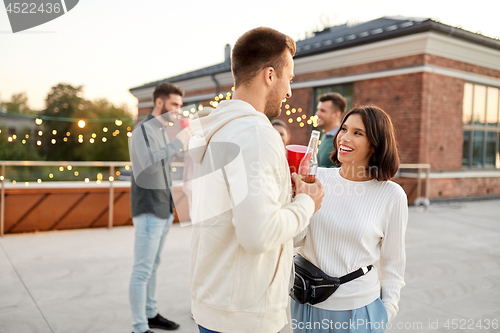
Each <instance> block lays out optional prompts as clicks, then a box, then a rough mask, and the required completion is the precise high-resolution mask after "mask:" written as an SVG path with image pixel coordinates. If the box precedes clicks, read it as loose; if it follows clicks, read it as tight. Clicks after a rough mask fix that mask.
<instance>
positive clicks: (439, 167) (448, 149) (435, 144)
mask: <svg viewBox="0 0 500 333" xmlns="http://www.w3.org/2000/svg"><path fill="white" fill-rule="evenodd" d="M423 78H424V79H423V83H424V85H423V93H422V98H423V101H422V104H423V108H422V114H423V117H422V118H423V119H424V122H423V126H422V128H423V129H424V130H423V131H422V136H423V137H422V142H423V144H424V147H425V150H424V151H423V152H422V158H421V163H430V164H431V165H432V171H451V170H453V171H459V170H462V149H463V124H462V110H463V105H462V104H463V101H462V100H463V90H464V84H465V81H464V80H461V79H457V78H452V77H448V76H443V75H437V74H433V73H424V74H423Z"/></svg>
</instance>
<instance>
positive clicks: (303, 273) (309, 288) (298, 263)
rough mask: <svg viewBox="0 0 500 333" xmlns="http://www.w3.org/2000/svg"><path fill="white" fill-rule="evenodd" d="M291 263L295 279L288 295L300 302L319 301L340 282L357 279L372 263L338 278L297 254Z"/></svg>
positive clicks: (330, 292)
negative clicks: (293, 267)
mask: <svg viewBox="0 0 500 333" xmlns="http://www.w3.org/2000/svg"><path fill="white" fill-rule="evenodd" d="M293 264H294V266H295V279H294V282H293V288H292V290H291V291H290V296H291V297H292V298H293V299H294V300H295V301H296V302H298V303H300V304H304V303H309V304H317V303H321V302H323V301H325V300H326V299H327V298H328V297H330V296H331V295H332V294H333V293H334V292H335V290H337V288H338V287H339V286H340V285H341V284H344V283H347V282H349V281H352V280H354V279H357V278H358V277H360V276H363V275H365V274H366V273H368V272H369V271H370V270H371V269H372V268H373V266H372V265H370V266H367V267H362V268H360V269H358V270H357V271H355V272H352V273H349V274H346V275H344V276H342V277H339V278H338V277H333V276H330V275H328V274H326V273H325V272H323V271H322V270H321V269H319V268H318V267H316V266H315V265H314V264H313V263H311V262H309V261H308V260H307V259H305V258H304V257H302V256H301V255H299V254H297V255H296V256H294V257H293Z"/></svg>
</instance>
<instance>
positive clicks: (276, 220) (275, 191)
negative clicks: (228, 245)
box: [225, 126, 314, 254]
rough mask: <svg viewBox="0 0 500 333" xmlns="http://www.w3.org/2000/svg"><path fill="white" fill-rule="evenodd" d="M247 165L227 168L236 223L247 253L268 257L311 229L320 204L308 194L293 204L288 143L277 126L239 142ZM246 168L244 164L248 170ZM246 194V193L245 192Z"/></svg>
mask: <svg viewBox="0 0 500 333" xmlns="http://www.w3.org/2000/svg"><path fill="white" fill-rule="evenodd" d="M238 145H239V147H240V153H241V158H242V160H243V163H240V164H239V167H238V166H237V165H238V164H236V163H235V164H234V165H235V166H234V167H231V166H230V165H229V166H228V167H226V170H225V171H226V177H227V183H228V184H229V191H230V192H231V195H232V197H233V198H237V197H238V195H240V196H241V194H242V193H246V195H245V196H244V197H241V198H240V200H234V201H237V202H238V203H237V202H234V206H233V224H234V227H235V230H236V237H237V239H238V242H239V243H240V244H241V246H243V248H245V250H246V251H248V252H250V253H254V254H258V253H264V252H267V251H269V250H271V249H274V248H276V247H278V246H281V245H282V244H284V243H286V242H287V241H289V240H290V239H292V238H293V237H295V236H296V235H297V234H299V233H300V232H301V231H302V230H304V229H305V228H306V226H307V225H308V224H309V219H310V218H311V216H312V214H313V213H314V201H313V200H312V199H311V198H310V197H309V196H308V195H305V194H300V195H298V196H297V197H296V198H295V200H294V201H293V202H290V197H291V188H290V173H289V170H288V165H287V163H286V159H285V157H284V156H285V155H284V152H283V151H280V149H281V150H282V149H283V145H282V142H281V140H280V138H279V135H277V133H275V130H274V129H273V128H272V127H271V126H256V127H255V128H253V129H252V130H251V131H246V132H245V137H240V138H238ZM241 165H244V170H242V167H241ZM244 187H246V190H243V191H242V188H244Z"/></svg>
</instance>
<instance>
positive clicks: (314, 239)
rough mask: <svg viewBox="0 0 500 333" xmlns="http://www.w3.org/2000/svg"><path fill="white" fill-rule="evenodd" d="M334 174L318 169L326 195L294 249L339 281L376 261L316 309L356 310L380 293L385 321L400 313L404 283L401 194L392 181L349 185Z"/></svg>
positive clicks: (403, 196)
mask: <svg viewBox="0 0 500 333" xmlns="http://www.w3.org/2000/svg"><path fill="white" fill-rule="evenodd" d="M339 170H340V169H337V168H332V169H326V168H319V169H318V174H317V177H318V179H319V180H320V181H321V182H322V183H323V185H324V192H325V196H324V198H323V202H322V204H321V209H319V210H318V211H317V212H316V213H315V214H314V215H313V216H312V218H311V223H310V224H309V226H308V227H307V228H306V229H305V230H304V231H303V232H302V233H301V234H299V235H298V236H297V237H295V239H294V240H295V246H300V249H299V253H300V254H301V255H302V256H304V257H305V258H306V259H308V260H309V261H311V262H312V263H313V264H315V265H316V266H318V267H319V268H321V269H322V270H323V271H324V272H325V273H327V274H329V275H331V276H337V277H340V276H343V275H345V274H348V273H351V272H353V271H355V270H357V269H359V268H360V267H363V266H368V265H372V264H376V263H377V262H378V263H377V265H376V267H374V269H372V270H371V271H370V272H368V273H367V274H366V275H364V276H362V277H360V278H358V279H356V280H353V281H350V282H348V283H346V284H343V285H341V286H340V287H339V289H337V291H336V292H335V293H334V294H333V295H332V296H330V298H328V299H327V300H326V301H324V302H322V303H319V304H316V305H315V306H316V307H319V308H322V309H326V310H352V309H357V308H360V307H363V306H365V305H368V304H370V303H371V302H373V301H374V300H376V299H377V297H379V296H380V294H381V290H382V302H383V303H384V306H385V308H386V310H387V315H388V318H389V321H390V320H392V319H393V318H394V317H395V316H396V313H397V311H398V309H399V308H398V302H399V295H400V290H401V288H403V287H404V285H405V283H404V271H405V264H406V256H405V231H406V224H407V221H408V205H407V198H406V194H405V192H404V191H403V189H402V188H401V186H399V185H398V184H396V183H394V182H391V181H386V182H379V181H377V180H370V181H363V182H355V181H350V180H347V179H345V178H343V177H342V176H340V174H339ZM379 260H380V261H379ZM377 267H378V268H377Z"/></svg>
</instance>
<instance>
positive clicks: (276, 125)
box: [271, 119, 290, 147]
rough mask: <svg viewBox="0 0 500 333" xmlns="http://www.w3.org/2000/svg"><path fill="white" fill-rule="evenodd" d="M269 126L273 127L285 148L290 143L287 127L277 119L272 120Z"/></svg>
mask: <svg viewBox="0 0 500 333" xmlns="http://www.w3.org/2000/svg"><path fill="white" fill-rule="evenodd" d="M271 125H273V127H274V128H275V129H276V130H277V131H278V132H279V134H280V136H281V140H282V141H283V144H284V145H285V147H286V146H287V145H288V143H289V142H290V130H289V129H288V126H287V125H286V124H285V122H283V121H281V120H279V119H274V120H273V121H272V122H271Z"/></svg>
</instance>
